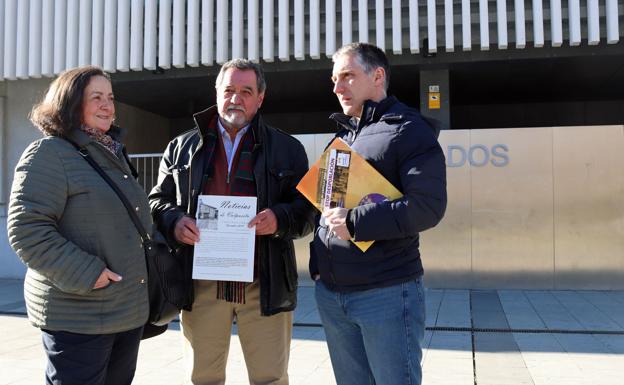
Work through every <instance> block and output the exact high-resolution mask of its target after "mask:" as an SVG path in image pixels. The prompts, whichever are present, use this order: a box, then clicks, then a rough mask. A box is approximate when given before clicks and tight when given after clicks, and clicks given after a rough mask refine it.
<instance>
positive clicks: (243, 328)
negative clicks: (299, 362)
mask: <svg viewBox="0 0 624 385" xmlns="http://www.w3.org/2000/svg"><path fill="white" fill-rule="evenodd" d="M194 284H195V302H194V303H193V310H192V311H190V312H189V311H183V312H182V315H181V325H182V332H183V334H184V339H185V341H184V345H185V346H184V356H185V359H186V360H187V363H189V364H191V368H190V370H189V376H187V379H188V377H190V381H191V383H193V384H194V385H217V384H218V385H223V384H225V366H226V363H227V357H228V352H229V350H230V335H231V332H232V322H233V320H234V318H235V317H236V323H237V327H238V337H239V340H240V343H241V346H242V349H243V355H244V357H245V364H246V365H247V372H248V374H249V383H250V384H253V385H265V384H266V385H269V384H270V385H288V357H289V353H290V339H291V337H292V317H293V316H292V312H283V313H278V314H276V315H273V316H270V317H263V316H261V315H260V285H259V283H258V281H255V282H253V283H251V284H249V285H247V287H246V288H245V297H246V303H245V304H236V303H230V302H226V301H224V300H219V299H217V283H216V282H215V281H201V280H196V281H194Z"/></svg>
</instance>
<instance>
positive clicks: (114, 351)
mask: <svg viewBox="0 0 624 385" xmlns="http://www.w3.org/2000/svg"><path fill="white" fill-rule="evenodd" d="M142 330H143V327H140V328H138V329H132V330H129V331H127V332H121V333H114V334H78V333H70V332H65V331H52V330H42V335H43V348H44V349H45V352H46V354H47V356H48V366H47V368H46V385H85V384H89V385H130V384H131V383H132V378H133V377H134V371H135V369H136V363H137V355H138V353H139V342H140V341H141V334H142Z"/></svg>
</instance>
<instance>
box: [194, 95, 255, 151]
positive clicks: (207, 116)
mask: <svg viewBox="0 0 624 385" xmlns="http://www.w3.org/2000/svg"><path fill="white" fill-rule="evenodd" d="M215 115H218V110H217V105H216V104H215V105H213V106H211V107H208V108H206V109H205V110H203V111H200V112H197V113H195V114H193V120H195V125H196V126H197V128H198V130H199V133H200V138H201V140H202V141H203V140H204V138H205V137H206V136H207V135H208V134H209V130H210V122H211V121H212V119H214V117H215ZM263 125H264V123H263V121H262V117H261V116H260V114H259V113H256V116H254V118H253V119H252V120H251V122H250V123H249V126H250V127H249V128H250V129H251V133H252V134H253V136H254V143H256V145H261V144H262V138H263V134H262V130H261V129H260V128H261V127H263Z"/></svg>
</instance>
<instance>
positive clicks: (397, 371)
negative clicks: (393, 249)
mask: <svg viewBox="0 0 624 385" xmlns="http://www.w3.org/2000/svg"><path fill="white" fill-rule="evenodd" d="M315 294H316V302H317V305H318V309H319V314H320V316H321V321H322V322H323V326H324V328H325V334H326V336H327V346H328V347H329V355H330V358H331V362H332V367H333V368H334V375H335V376H336V383H337V384H338V385H368V384H371V385H420V383H421V379H422V370H421V367H420V361H421V358H422V348H421V346H422V342H423V339H424V334H425V293H424V288H423V284H422V279H421V278H418V279H414V280H411V281H408V282H405V283H401V284H398V285H395V286H390V287H383V288H379V289H371V290H364V291H356V292H350V293H339V292H334V291H331V290H329V289H327V287H325V285H323V283H322V282H321V281H320V280H319V281H316V290H315Z"/></svg>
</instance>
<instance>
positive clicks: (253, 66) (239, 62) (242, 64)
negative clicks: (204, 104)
mask: <svg viewBox="0 0 624 385" xmlns="http://www.w3.org/2000/svg"><path fill="white" fill-rule="evenodd" d="M230 68H236V69H238V70H253V71H254V72H255V73H256V81H257V83H258V93H263V92H264V91H265V90H266V80H264V71H263V70H262V67H261V66H260V64H257V63H254V62H252V61H251V60H247V59H232V60H230V61H227V62H225V63H223V65H222V66H221V70H220V71H219V75H217V80H216V81H215V88H218V87H219V86H220V85H221V82H222V81H223V74H225V71H227V70H228V69H230Z"/></svg>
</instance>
